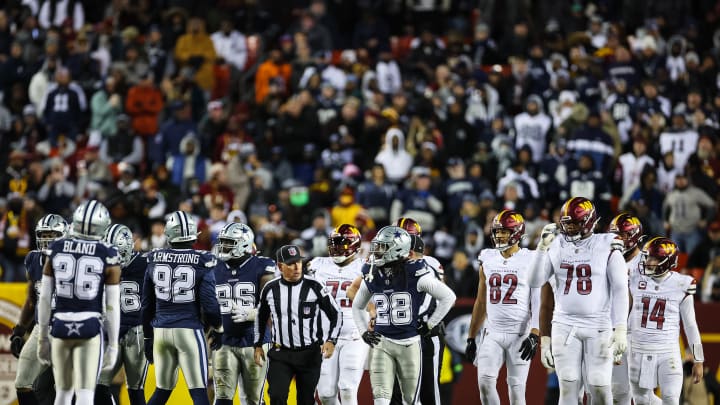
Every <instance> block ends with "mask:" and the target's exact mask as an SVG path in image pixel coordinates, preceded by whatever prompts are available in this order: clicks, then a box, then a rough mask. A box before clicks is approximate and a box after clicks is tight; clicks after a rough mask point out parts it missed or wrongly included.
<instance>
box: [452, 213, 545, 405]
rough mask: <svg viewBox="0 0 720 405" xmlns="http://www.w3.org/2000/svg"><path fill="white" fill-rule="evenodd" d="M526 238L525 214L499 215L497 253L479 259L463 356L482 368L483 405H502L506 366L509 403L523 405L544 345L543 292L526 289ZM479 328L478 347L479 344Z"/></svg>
mask: <svg viewBox="0 0 720 405" xmlns="http://www.w3.org/2000/svg"><path fill="white" fill-rule="evenodd" d="M524 234H525V220H524V218H523V217H522V215H520V214H519V213H517V212H515V211H509V210H504V211H501V212H500V213H499V214H497V215H496V216H495V218H494V219H493V222H492V229H491V237H492V241H493V244H494V245H495V249H483V250H482V251H480V255H479V256H478V260H479V261H480V282H479V284H478V294H477V297H476V298H475V305H474V306H473V312H472V319H471V321H470V331H469V334H468V339H467V348H466V350H465V352H466V355H467V356H468V358H469V359H470V360H472V361H473V362H474V364H475V365H476V366H477V368H478V372H477V378H478V387H479V389H480V400H481V401H482V403H483V404H485V405H500V397H499V396H498V393H497V378H498V373H499V371H500V368H501V367H502V365H503V363H504V364H505V366H506V367H507V385H508V394H509V397H510V404H512V405H524V404H525V383H526V381H527V376H528V371H530V360H532V358H533V356H534V355H535V352H536V350H537V347H538V343H539V340H540V338H539V337H538V335H539V334H540V332H539V331H538V314H539V307H540V289H539V288H530V285H529V284H528V277H529V274H528V272H529V269H528V266H529V264H530V262H531V261H532V256H533V253H532V252H531V251H530V250H528V249H525V248H520V240H521V239H522V237H523V235H524ZM481 325H482V326H483V328H482V329H483V330H482V333H481V334H480V346H479V348H478V347H477V346H476V341H475V340H476V336H477V334H478V331H479V330H480V327H481Z"/></svg>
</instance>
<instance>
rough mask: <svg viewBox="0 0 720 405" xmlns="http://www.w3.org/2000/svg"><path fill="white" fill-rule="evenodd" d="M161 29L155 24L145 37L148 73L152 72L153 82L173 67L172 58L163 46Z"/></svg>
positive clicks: (164, 75) (156, 81) (161, 77)
mask: <svg viewBox="0 0 720 405" xmlns="http://www.w3.org/2000/svg"><path fill="white" fill-rule="evenodd" d="M162 35H163V34H162V31H161V30H160V28H159V27H158V26H157V25H152V26H151V27H150V32H149V34H148V36H147V37H146V39H145V49H144V50H145V55H147V61H148V65H149V67H150V73H151V74H152V76H153V78H154V80H155V84H159V83H160V81H161V80H162V79H163V78H164V77H166V76H169V75H170V72H171V70H172V69H173V68H174V63H173V60H172V58H169V57H168V52H167V50H165V49H164V48H163V37H162Z"/></svg>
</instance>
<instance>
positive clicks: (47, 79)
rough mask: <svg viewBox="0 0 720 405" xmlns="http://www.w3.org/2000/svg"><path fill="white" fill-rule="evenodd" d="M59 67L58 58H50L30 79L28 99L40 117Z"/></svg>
mask: <svg viewBox="0 0 720 405" xmlns="http://www.w3.org/2000/svg"><path fill="white" fill-rule="evenodd" d="M54 46H57V45H54ZM58 65H60V63H59V61H58V59H57V58H56V57H53V56H48V57H47V58H46V59H45V61H44V62H43V65H42V67H41V68H40V70H38V71H37V72H35V74H34V75H33V76H32V78H31V79H30V87H28V97H29V98H30V101H31V102H32V103H33V104H34V105H35V109H36V110H37V114H38V115H39V116H42V115H43V112H44V110H45V97H46V95H47V93H48V88H49V86H50V84H51V83H54V81H55V71H56V70H57V69H58V67H59V66H58Z"/></svg>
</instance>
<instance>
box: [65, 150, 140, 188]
mask: <svg viewBox="0 0 720 405" xmlns="http://www.w3.org/2000/svg"><path fill="white" fill-rule="evenodd" d="M106 144H107V141H105V145H106ZM105 147H106V148H107V145H106V146H105ZM141 151H142V149H141ZM109 162H111V160H110V159H109V158H108V157H107V156H103V155H102V152H100V150H99V149H98V147H97V146H88V147H86V148H85V151H84V153H83V154H82V157H81V158H80V159H79V160H78V162H77V173H76V174H77V186H76V190H75V195H76V197H77V198H79V199H84V198H91V197H94V198H100V197H101V196H99V195H98V194H101V193H100V192H101V191H102V190H103V188H104V187H107V186H108V185H109V184H110V183H111V181H112V176H111V173H110V169H109V166H108V163H109ZM115 162H117V161H115ZM128 163H131V162H128Z"/></svg>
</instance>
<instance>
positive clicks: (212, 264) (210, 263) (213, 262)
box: [205, 257, 218, 269]
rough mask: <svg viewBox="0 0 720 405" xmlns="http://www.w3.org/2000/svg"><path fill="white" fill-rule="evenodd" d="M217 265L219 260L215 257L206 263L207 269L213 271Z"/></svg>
mask: <svg viewBox="0 0 720 405" xmlns="http://www.w3.org/2000/svg"><path fill="white" fill-rule="evenodd" d="M217 264H218V261H217V259H216V258H214V257H213V258H212V259H210V260H208V261H206V262H205V267H207V268H209V269H211V268H213V267H215V266H217Z"/></svg>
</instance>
